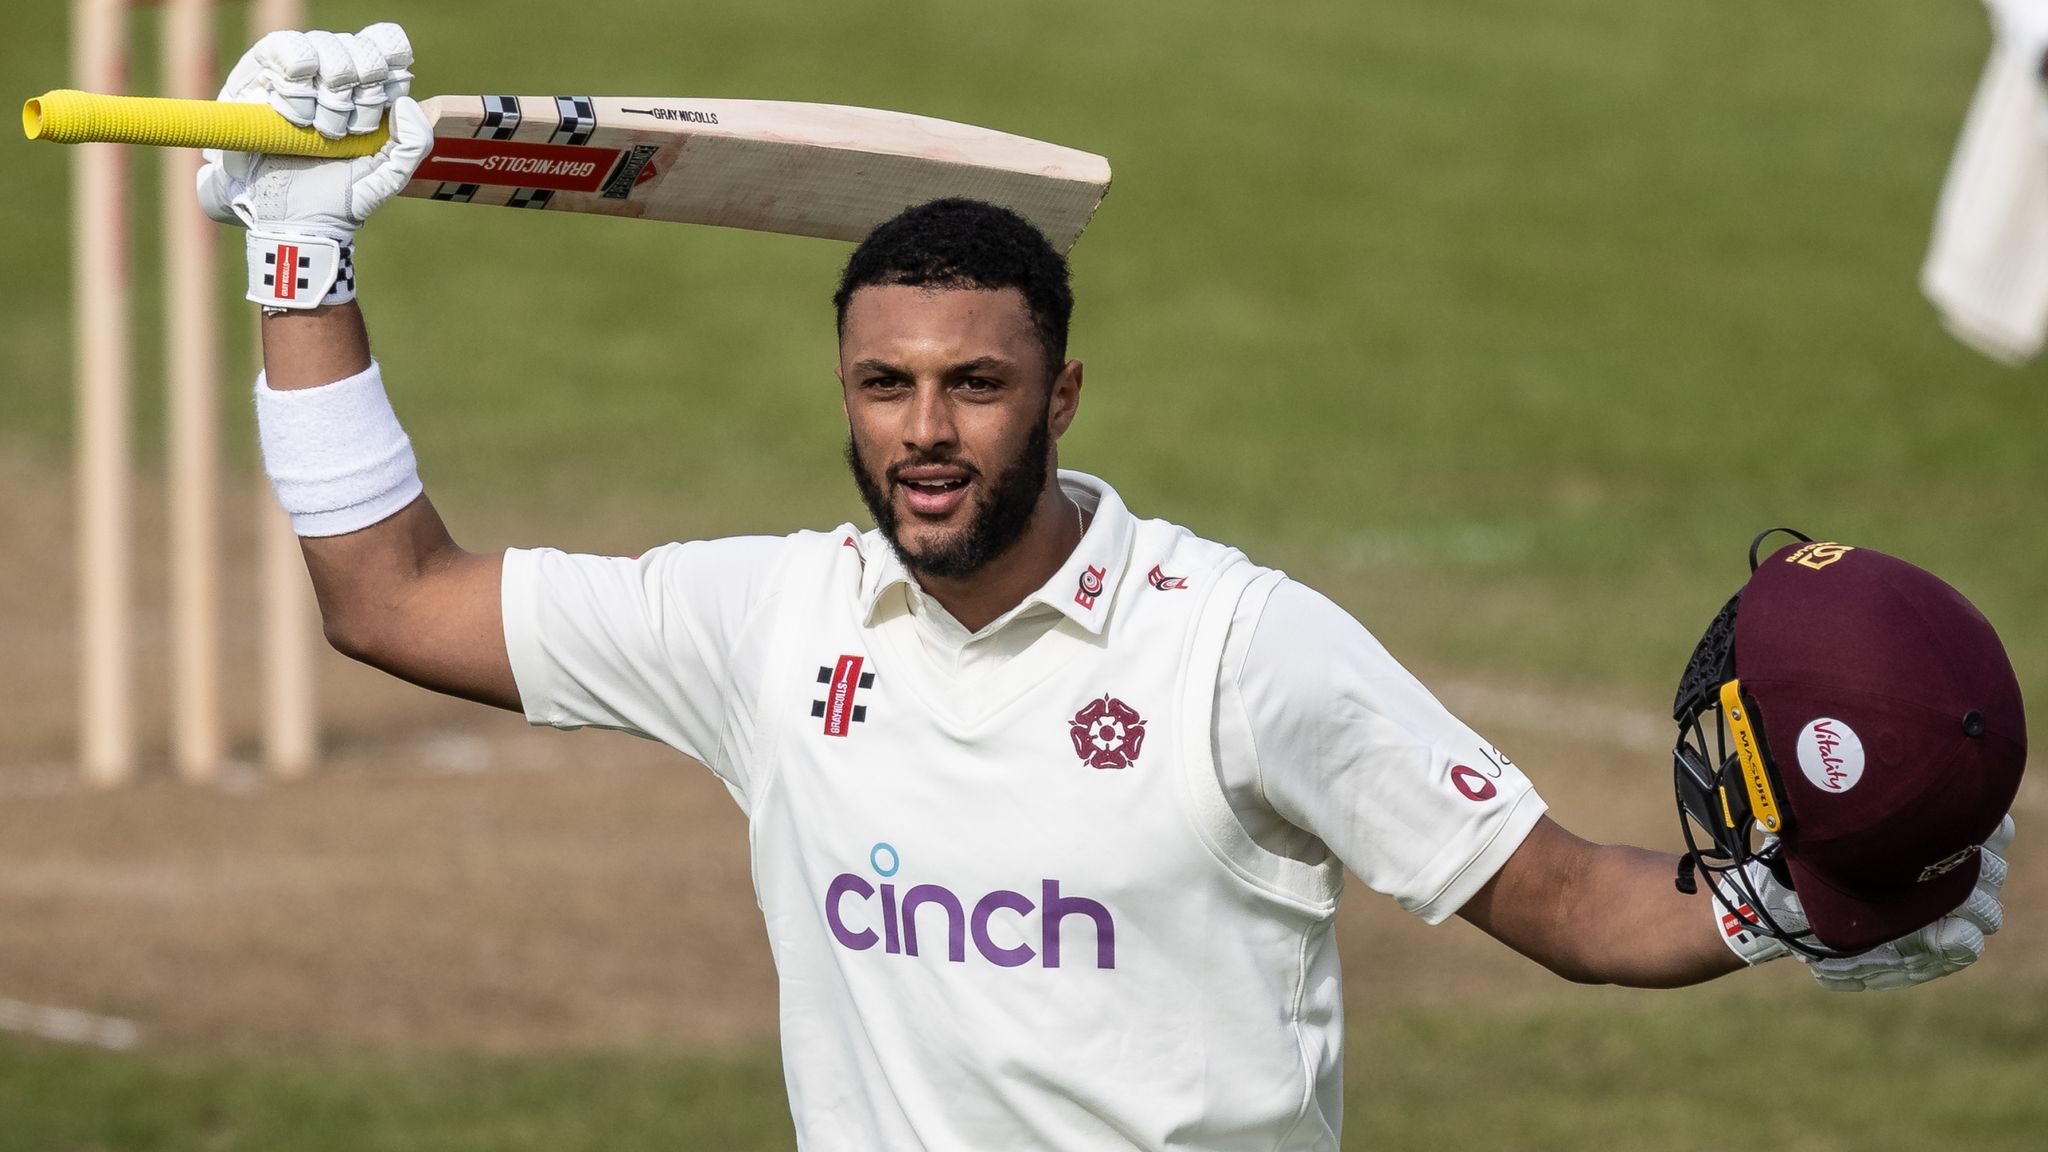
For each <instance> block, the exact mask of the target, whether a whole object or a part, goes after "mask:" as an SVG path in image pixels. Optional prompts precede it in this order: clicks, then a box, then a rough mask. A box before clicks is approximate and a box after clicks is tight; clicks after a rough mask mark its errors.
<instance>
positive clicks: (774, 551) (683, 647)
mask: <svg viewBox="0 0 2048 1152" xmlns="http://www.w3.org/2000/svg"><path fill="white" fill-rule="evenodd" d="M788 544H789V541H788V540H787V538H783V537H767V536H735V537H730V538H727V539H722V540H702V541H693V542H691V543H686V544H667V545H663V546H662V547H659V548H655V549H653V550H651V551H648V552H646V553H644V554H642V555H640V556H633V557H625V556H586V555H575V554H571V553H566V552H558V551H556V550H554V549H552V548H537V549H521V548H513V549H508V550H507V551H506V553H505V570H504V580H503V597H504V621H505V648H506V651H507V652H508V653H509V654H510V656H511V660H512V676H513V679H514V681H515V682H516V683H517V684H518V686H519V700H520V705H521V707H523V708H524V710H525V712H526V719H527V721H528V723H531V724H535V725H547V726H550V727H555V728H614V729H618V730H620V731H624V732H631V733H633V734H634V735H637V736H644V737H647V738H649V739H652V740H659V741H661V742H662V743H664V744H667V745H669V746H670V747H672V748H675V749H676V750H677V751H679V752H681V753H683V754H684V755H686V756H689V757H691V758H693V759H696V760H698V761H701V762H702V763H704V764H705V765H707V766H709V767H710V768H711V769H712V770H713V771H715V772H717V773H718V774H719V775H720V776H721V777H724V778H725V781H726V783H727V785H728V786H730V787H732V788H734V789H739V790H743V789H744V788H745V786H746V784H745V781H744V780H740V779H737V778H736V775H735V773H736V771H737V769H736V767H735V766H734V765H731V764H727V763H725V762H724V758H723V757H722V756H721V755H720V751H721V747H722V741H723V735H724V729H725V717H727V716H728V715H730V714H731V708H730V704H731V702H732V694H733V692H734V690H735V681H736V675H739V676H743V668H744V666H745V664H746V659H745V654H744V652H743V650H742V645H741V643H740V641H741V639H742V637H743V635H744V634H745V633H746V631H747V629H748V628H749V627H750V626H751V624H752V622H753V621H754V619H755V618H756V617H757V616H758V614H759V609H760V606H761V601H762V600H763V598H764V595H765V591H766V585H767V577H768V573H769V571H770V569H771V568H772V567H773V566H774V564H775V563H776V561H777V560H778V559H779V558H780V557H781V556H782V553H783V549H784V548H786V547H787V546H788Z"/></svg>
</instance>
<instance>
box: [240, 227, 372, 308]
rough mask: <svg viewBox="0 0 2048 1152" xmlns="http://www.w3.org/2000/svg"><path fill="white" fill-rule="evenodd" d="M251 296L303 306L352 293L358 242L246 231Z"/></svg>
mask: <svg viewBox="0 0 2048 1152" xmlns="http://www.w3.org/2000/svg"><path fill="white" fill-rule="evenodd" d="M245 251H246V253H247V256H248V263H249V297H248V298H249V299H250V300H251V301H253V302H255V303H257V304H261V305H263V306H264V307H265V308H286V309H306V308H318V307H320V306H321V305H322V304H344V303H347V302H348V301H350V300H353V299H355V298H356V246H355V245H354V244H349V243H345V242H343V241H340V240H336V239H333V238H332V237H328V236H292V235H285V234H283V233H278V232H259V231H257V230H255V229H253V228H252V229H250V230H249V239H248V243H247V245H246V247H245Z"/></svg>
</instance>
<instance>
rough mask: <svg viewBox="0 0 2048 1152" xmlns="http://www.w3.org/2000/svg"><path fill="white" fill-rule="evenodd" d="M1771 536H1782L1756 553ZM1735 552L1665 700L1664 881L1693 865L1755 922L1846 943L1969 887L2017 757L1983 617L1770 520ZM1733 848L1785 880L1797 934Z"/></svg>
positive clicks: (2017, 725)
mask: <svg viewBox="0 0 2048 1152" xmlns="http://www.w3.org/2000/svg"><path fill="white" fill-rule="evenodd" d="M1780 532H1782V533H1785V534H1786V535H1789V536H1791V537H1793V538H1794V542H1793V543H1790V544H1787V545H1785V546H1784V547H1781V548H1779V549H1778V550H1776V551H1775V552H1773V553H1771V554H1770V556H1769V557H1768V558H1766V559H1763V560H1762V561H1759V560H1758V558H1757V552H1758V549H1759V547H1761V546H1762V544H1763V543H1764V541H1765V540H1767V539H1769V538H1770V537H1771V536H1772V535H1774V534H1776V533H1780ZM1749 565H1750V576H1749V580H1748V582H1747V583H1746V584H1744V586H1743V587H1742V589H1741V590H1740V591H1738V592H1737V593H1736V594H1735V595H1734V597H1732V598H1731V599H1730V600H1729V601H1728V603H1727V604H1726V605H1725V606H1724V607H1723V608H1722V609H1721V611H1720V613H1719V615H1717V616H1715V617H1714V621H1713V623H1712V624H1710V625H1708V627H1707V631H1706V634H1705V635H1704V636H1702V637H1701V638H1700V642H1699V646H1698V647H1697V648H1696V649H1694V651H1693V654H1692V658H1691V659H1690V660H1689V661H1688V662H1687V663H1686V667H1685V674H1684V676H1683V677H1682V678H1681V679H1680V681H1679V685H1678V696H1677V699H1676V700H1675V701H1674V702H1673V704H1672V717H1673V718H1674V719H1675V720H1677V722H1678V741H1677V744H1676V745H1675V746H1674V748H1673V753H1672V759H1673V776H1674V783H1675V786H1676V789H1677V793H1678V811H1679V823H1680V825H1681V826H1682V828H1683V829H1684V832H1685V837H1686V844H1687V847H1688V851H1687V853H1686V856H1685V858H1684V860H1683V861H1681V863H1680V865H1679V880H1678V883H1679V887H1680V888H1681V889H1685V890H1688V891H1690V890H1692V888H1691V885H1692V873H1693V870H1694V869H1698V870H1700V871H1704V872H1706V873H1707V874H1708V875H1709V876H1710V877H1713V878H1716V879H1723V880H1725V881H1727V882H1728V883H1730V884H1732V886H1733V887H1734V889H1735V891H1736V892H1738V893H1739V894H1740V896H1741V898H1742V900H1743V901H1744V902H1745V903H1746V904H1747V905H1748V908H1747V909H1745V910H1744V912H1749V911H1751V910H1754V914H1755V916H1754V922H1753V923H1752V927H1753V928H1754V929H1755V930H1756V931H1757V932H1758V933H1759V934H1762V935H1766V936H1771V937H1775V938H1776V939H1779V940H1782V941H1783V942H1784V943H1785V944H1787V945H1788V946H1790V947H1792V948H1794V949H1796V950H1797V951H1800V952H1802V953H1805V954H1806V955H1808V956H1814V957H1828V956H1847V955H1854V954H1856V953H1858V952H1864V951H1867V950H1869V949H1871V948H1874V947H1876V946H1877V945H1879V944H1883V943H1885V942H1886V941H1889V940H1894V939H1897V938H1899V937H1901V936H1904V935H1907V934H1909V933H1911V932H1915V931H1917V930H1919V929H1920V928H1923V927H1925V926H1926V925H1928V924H1931V923H1933V922H1934V921H1935V920H1938V919H1940V918H1941V917H1942V916H1944V915H1947V914H1948V913H1949V912H1952V911H1954V910H1955V909H1956V908H1957V907H1958V906H1960V905H1961V904H1962V903H1963V901H1964V900H1966V899H1967V898H1968V897H1969V895H1970V891H1971V889H1972V888H1973V887H1974V886H1975V884H1976V881H1977V873H1978V868H1979V866H1980V862H1981V861H1980V854H1979V852H1978V848H1979V846H1980V845H1981V844H1983V842H1984V840H1985V839H1986V838H1987V837H1989V836H1990V835H1991V833H1992V832H1993V831H1994V830H1995V829H1996V828H1997V827H1998V824H1999V821H2000V820H2001V819H2002V818H2003V817H2004V815H2005V813H2006V811H2007V810H2008V809H2010V808H2011V806H2012V801H2013V796H2014V794H2015V793H2016V792H2017V791H2018V789H2019V783H2020V773H2021V771H2022V770H2023V769H2024V767H2025V765H2026V758H2027V731H2026V717H2025V714H2024V712H2023V710H2022V706H2021V701H2020V689H2019V683H2018V681H2017V680H2016V679H2015V678H2014V676H2013V671H2012V664H2011V662H2010V661H2009V660H2007V658H2006V654H2005V649H2004V647H2003V645H2001V644H2000V643H1999V640H1998V635H1997V633H1996V632H1994V631H1992V628H1991V624H1990V622H1989V621H1987V620H1985V619H1984V617H1983V615H1982V614H1981V613H1979V612H1978V611H1977V609H1976V608H1974V607H1972V606H1971V604H1970V602H1969V601H1968V600H1965V599H1964V598H1963V596H1962V594H1961V593H1959V592H1957V591H1956V590H1955V589H1953V588H1951V587H1949V586H1948V585H1947V584H1945V583H1943V582H1942V581H1941V580H1940V579H1938V578H1936V577H1935V576H1934V575H1933V574H1932V573H1929V572H1927V571H1925V570H1923V569H1920V568H1916V567H1914V566H1913V565H1911V564H1908V563H1906V562H1905V561H1903V560H1899V559H1895V558H1894V557H1891V556H1887V555H1884V554H1883V553H1881V552H1875V551H1872V550H1870V549H1868V548H1860V547H1852V546H1850V545H1846V544H1837V543H1833V542H1816V541H1814V540H1812V539H1811V538H1809V537H1807V536H1805V535H1803V534H1801V533H1798V532H1793V531H1792V530H1790V529H1784V528H1774V529H1771V530H1770V531H1768V532H1764V533H1763V534H1761V535H1759V536H1758V537H1757V538H1756V539H1755V540H1754V541H1753V542H1751V544H1750V548H1749ZM1752 861H1756V862H1761V863H1762V864H1764V865H1765V866H1766V867H1768V868H1769V869H1770V870H1771V873H1772V874H1773V875H1774V876H1775V877H1776V878H1777V880H1778V881H1779V882H1780V883H1782V884H1785V885H1787V886H1789V887H1791V888H1792V889H1793V890H1794V891H1795V892H1797V893H1798V895H1799V898H1800V903H1801V905H1802V907H1803V908H1804V910H1805V912H1806V916H1807V920H1808V921H1809V924H1810V928H1807V929H1803V930H1788V929H1787V928H1786V927H1785V926H1781V925H1779V924H1778V923H1777V922H1776V921H1775V920H1773V919H1772V918H1771V916H1770V914H1769V913H1768V912H1767V911H1764V907H1765V905H1764V901H1763V900H1762V899H1761V898H1760V896H1759V894H1758V893H1757V892H1756V890H1755V886H1754V885H1753V884H1752V883H1751V881H1750V878H1749V875H1748V873H1747V872H1746V870H1745V866H1746V865H1748V864H1749V863H1751V862H1752ZM1724 911H1727V912H1729V913H1730V914H1737V913H1735V911H1734V910H1733V909H1724ZM1745 918H1747V917H1745Z"/></svg>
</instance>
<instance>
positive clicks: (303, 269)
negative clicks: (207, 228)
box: [198, 24, 434, 308]
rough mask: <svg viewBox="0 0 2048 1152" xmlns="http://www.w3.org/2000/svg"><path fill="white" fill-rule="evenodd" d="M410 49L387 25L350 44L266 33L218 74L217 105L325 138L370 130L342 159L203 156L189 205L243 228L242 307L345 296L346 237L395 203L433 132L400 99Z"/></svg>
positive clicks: (332, 37) (350, 256) (408, 78)
mask: <svg viewBox="0 0 2048 1152" xmlns="http://www.w3.org/2000/svg"><path fill="white" fill-rule="evenodd" d="M412 63H413V54H412V44H411V42H410V41H408V40H407V39H406V35H405V30H404V29H402V28H400V27H399V26H398V25H396V24H372V25H371V26H369V27H368V28H365V29H363V30H362V31H361V32H358V33H355V34H354V35H349V34H347V33H335V32H273V33H271V34H270V35H268V36H265V37H264V38H263V39H262V40H260V41H258V42H257V43H256V46H255V47H254V48H251V49H250V50H249V51H248V53H247V54H245V55H244V56H243V57H242V59H241V60H240V61H239V62H238V63H237V64H236V65H235V67H234V70H233V71H232V72H230V73H229V74H228V80H227V83H226V84H225V85H224V86H223V87H222V88H221V92H220V99H222V100H226V101H231V102H236V103H247V104H264V103H267V104H269V105H270V106H271V107H273V108H275V109H277V111H278V112H279V113H280V114H282V115H283V116H284V117H285V118H286V119H288V120H290V121H291V122H292V123H294V124H297V125H299V126H301V127H310V128H312V129H314V130H315V131H317V132H319V133H320V134H321V135H323V136H326V137H328V138H330V139H340V138H341V137H343V136H347V135H351V134H353V135H362V134H366V133H369V132H373V131H375V130H376V128H377V126H378V124H379V123H381V122H382V121H383V120H384V117H385V113H386V111H387V109H388V110H389V113H390V121H391V139H390V141H389V142H388V143H386V144H385V145H384V147H383V148H382V149H380V150H379V151H378V152H377V153H376V154H375V155H372V156H364V157H358V158H355V159H343V160H320V159H311V158H306V157H298V156H271V155H264V154H258V153H248V152H220V151H217V150H212V149H209V150H207V152H206V153H205V158H206V163H205V165H204V166H203V167H201V168H200V170H199V180H198V192H199V204H200V207H201V208H202V209H203V210H204V211H205V212H206V214H207V215H208V216H210V217H212V218H213V219H215V220H218V221H220V222H221V223H223V224H234V225H240V226H242V227H246V228H247V229H249V238H248V262H249V299H250V300H253V301H255V302H256V303H259V304H263V305H266V306H268V307H274V308H315V307H318V306H320V305H321V304H336V303H341V302H342V301H345V300H351V299H354V298H355V273H354V252H353V243H352V242H353V240H354V238H355V233H356V229H357V228H360V227H361V226H362V225H363V222H364V221H365V220H367V219H368V218H369V215H370V213H371V212H373V211H375V210H376V209H377V207H378V206H379V205H381V204H383V203H384V202H385V201H386V200H389V199H390V198H391V197H393V196H395V195H397V194H398V193H399V191H400V190H401V189H403V188H404V187H405V186H406V184H407V183H408V182H409V181H411V179H412V174H413V172H414V170H415V169H417V168H418V167H419V164H420V161H421V160H423V159H425V157H426V155H427V152H428V151H429V150H430V149H431V148H432V147H433V140H434V136H433V127H432V125H431V124H430V123H429V122H428V121H427V118H426V114H425V113H424V112H422V111H421V110H420V107H419V105H418V103H416V102H415V101H413V100H412V99H411V98H410V97H409V96H408V95H407V92H408V91H410V89H411V86H412Z"/></svg>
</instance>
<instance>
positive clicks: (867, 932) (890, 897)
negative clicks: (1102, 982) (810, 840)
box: [825, 844, 1116, 969]
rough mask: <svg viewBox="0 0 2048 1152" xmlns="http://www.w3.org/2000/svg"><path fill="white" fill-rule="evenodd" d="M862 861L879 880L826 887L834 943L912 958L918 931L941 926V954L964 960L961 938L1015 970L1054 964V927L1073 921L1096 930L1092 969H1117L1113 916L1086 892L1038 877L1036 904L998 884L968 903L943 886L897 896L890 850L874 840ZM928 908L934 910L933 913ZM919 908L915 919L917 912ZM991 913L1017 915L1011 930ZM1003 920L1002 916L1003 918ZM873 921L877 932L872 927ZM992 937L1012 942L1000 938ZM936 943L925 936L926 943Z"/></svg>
mask: <svg viewBox="0 0 2048 1152" xmlns="http://www.w3.org/2000/svg"><path fill="white" fill-rule="evenodd" d="M868 865H869V866H870V867H872V868H873V869H874V870H875V874H876V875H878V876H880V877H881V878H882V881H883V882H882V883H881V884H871V883H869V882H868V881H867V879H866V878H865V877H862V876H857V875H855V874H853V873H851V872H841V873H840V874H839V875H837V876H834V877H833V878H832V883H831V884H829V885H827V886H826V888H825V923H826V924H827V925H829V926H830V927H831V929H832V938H833V939H834V940H837V941H839V944H840V946H841V947H844V948H848V949H851V950H853V951H855V952H865V951H867V950H868V949H870V948H873V947H874V946H875V945H876V944H880V945H881V946H882V951H883V952H886V953H888V954H889V955H891V956H899V955H900V956H916V955H919V940H918V935H917V930H918V927H919V925H920V923H921V924H922V925H923V927H924V928H925V930H926V931H927V932H931V931H935V930H936V929H937V928H938V927H939V926H941V925H943V926H944V928H945V931H946V959H947V961H948V962H950V963H953V964H964V963H966V962H967V941H968V940H969V939H970V938H971V939H972V940H973V941H974V950H975V951H977V952H979V953H981V957H982V959H984V960H987V961H988V962H989V963H991V964H994V965H996V966H997V967H1000V968H1017V967H1021V966H1022V965H1025V964H1029V963H1031V962H1032V961H1033V960H1037V961H1038V963H1039V966H1040V967H1043V968H1058V967H1059V966H1060V961H1061V947H1060V946H1061V943H1062V941H1061V938H1060V936H1061V929H1062V924H1063V922H1064V921H1068V920H1080V921H1085V922H1087V923H1089V924H1092V925H1093V926H1094V929H1095V966H1096V967H1097V968H1110V969H1113V968H1115V967H1116V920H1115V918H1114V917H1112V916H1111V915H1110V914H1109V909H1107V908H1105V907H1103V906H1102V905H1101V904H1100V903H1098V902H1096V901H1094V900H1090V899H1088V898H1087V897H1085V896H1062V895H1060V882H1059V881H1057V880H1041V881H1039V893H1038V901H1037V903H1035V904H1034V903H1033V902H1032V900H1031V898H1030V897H1029V896H1026V895H1024V894H1023V893H1022V892H1012V891H1010V890H1009V889H1007V888H998V889H996V890H995V891H993V892H990V893H988V894H987V895H985V896H982V897H980V898H978V899H976V900H975V901H974V902H973V904H972V905H971V906H970V905H969V904H968V902H967V901H966V900H964V899H962V898H961V897H960V896H958V895H957V894H955V893H954V892H953V890H952V889H950V888H947V887H946V886H944V885H942V884H918V885H915V886H913V887H912V888H911V889H910V890H909V891H907V892H904V893H903V894H902V896H901V897H899V896H898V895H897V894H896V885H894V884H892V883H889V882H888V881H889V879H890V878H891V877H893V876H895V875H896V873H897V871H898V870H899V869H900V868H901V867H902V861H901V860H900V859H899V858H898V857H897V855H896V849H895V848H893V847H891V846H890V845H888V844H877V845H875V846H874V847H873V848H872V849H870V850H869V852H868ZM934 910H935V911H934ZM921 912H922V913H923V914H924V915H923V917H922V918H921V919H920V917H919V915H918V914H919V913H921ZM998 912H1012V913H1015V914H1016V918H1015V923H1016V926H1015V927H1004V926H998V925H995V924H992V923H991V921H993V920H994V919H995V916H996V914H997V913H998ZM1034 912H1035V913H1037V919H1038V947H1037V948H1036V949H1033V948H1032V946H1031V944H1030V943H1029V942H1028V934H1029V932H1030V928H1029V923H1030V917H1031V916H1032V914H1033V913H1034ZM1005 919H1006V920H1008V919H1009V918H1007V917H1006V918H1005ZM877 923H879V925H880V930H879V931H877V930H876V925H877ZM998 936H1005V937H1009V938H1011V939H1014V940H1016V941H1017V942H1016V943H1014V944H1010V943H1003V942H1002V941H1000V940H998V939H997V937H998ZM935 943H936V941H934V940H932V939H931V937H929V936H927V937H926V943H925V945H924V946H925V947H931V946H932V944H935Z"/></svg>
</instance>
